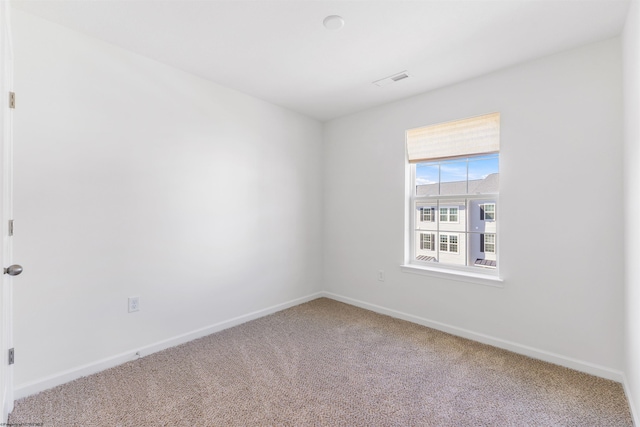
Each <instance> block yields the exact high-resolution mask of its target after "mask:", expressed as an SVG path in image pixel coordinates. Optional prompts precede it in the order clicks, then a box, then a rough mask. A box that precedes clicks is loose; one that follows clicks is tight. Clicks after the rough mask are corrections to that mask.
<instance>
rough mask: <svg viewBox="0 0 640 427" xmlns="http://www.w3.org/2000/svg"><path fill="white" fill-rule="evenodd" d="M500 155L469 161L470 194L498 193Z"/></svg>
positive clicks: (480, 157)
mask: <svg viewBox="0 0 640 427" xmlns="http://www.w3.org/2000/svg"><path fill="white" fill-rule="evenodd" d="M498 167H499V165H498V155H497V154H492V155H489V156H479V157H475V158H470V159H469V194H486V193H497V192H498V183H499V176H500V175H499V173H498V172H499V169H498Z"/></svg>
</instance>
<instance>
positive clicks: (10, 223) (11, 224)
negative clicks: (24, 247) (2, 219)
mask: <svg viewBox="0 0 640 427" xmlns="http://www.w3.org/2000/svg"><path fill="white" fill-rule="evenodd" d="M9 236H13V220H12V219H10V220H9Z"/></svg>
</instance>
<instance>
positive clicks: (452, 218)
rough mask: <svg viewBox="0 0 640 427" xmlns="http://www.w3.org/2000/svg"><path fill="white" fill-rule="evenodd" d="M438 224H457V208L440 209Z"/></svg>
mask: <svg viewBox="0 0 640 427" xmlns="http://www.w3.org/2000/svg"><path fill="white" fill-rule="evenodd" d="M440 222H458V208H440Z"/></svg>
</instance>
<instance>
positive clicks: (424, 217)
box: [420, 208, 435, 222]
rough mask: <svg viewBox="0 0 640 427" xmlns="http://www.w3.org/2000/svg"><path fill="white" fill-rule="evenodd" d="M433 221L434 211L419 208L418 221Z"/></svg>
mask: <svg viewBox="0 0 640 427" xmlns="http://www.w3.org/2000/svg"><path fill="white" fill-rule="evenodd" d="M434 220H435V215H434V209H433V208H421V210H420V221H422V222H433V221H434Z"/></svg>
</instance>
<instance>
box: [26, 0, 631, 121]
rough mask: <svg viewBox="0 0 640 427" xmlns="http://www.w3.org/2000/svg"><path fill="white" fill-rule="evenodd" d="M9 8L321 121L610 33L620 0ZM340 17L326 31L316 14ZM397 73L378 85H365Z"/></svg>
mask: <svg viewBox="0 0 640 427" xmlns="http://www.w3.org/2000/svg"><path fill="white" fill-rule="evenodd" d="M13 4H14V6H15V7H16V8H18V9H21V10H23V11H26V12H29V13H32V14H34V15H38V16H40V17H43V18H45V19H48V20H50V21H53V22H56V23H59V24H62V25H64V26H67V27H70V28H72V29H75V30H78V31H81V32H83V33H85V34H88V35H91V36H93V37H96V38H98V39H102V40H104V41H107V42H110V43H113V44H115V45H118V46H121V47H123V48H125V49H128V50H131V51H134V52H137V53H139V54H142V55H145V56H148V57H151V58H154V59H156V60H158V61H161V62H164V63H166V64H169V65H172V66H174V67H177V68H180V69H182V70H185V71H188V72H191V73H193V74H196V75H198V76H201V77H204V78H206V79H209V80H211V81H214V82H216V83H219V84H221V85H224V86H227V87H230V88H233V89H236V90H239V91H241V92H244V93H247V94H250V95H253V96H255V97H257V98H261V99H263V100H266V101H269V102H271V103H274V104H277V105H281V106H283V107H286V108H289V109H291V110H295V111H298V112H301V113H303V114H306V115H308V116H311V117H314V118H316V119H319V120H322V121H324V120H328V119H332V118H335V117H340V116H343V115H347V114H350V113H353V112H356V111H359V110H363V109H365V108H369V107H372V106H375V105H380V104H383V103H386V102H390V101H394V100H397V99H401V98H405V97H408V96H411V95H415V94H418V93H421V92H425V91H428V90H432V89H434V88H438V87H442V86H445V85H448V84H451V83H454V82H457V81H461V80H464V79H468V78H471V77H474V76H477V75H480V74H484V73H487V72H490V71H493V70H497V69H500V68H504V67H508V66H511V65H514V64H517V63H520V62H523V61H527V60H530V59H533V58H536V57H540V56H543V55H548V54H551V53H555V52H558V51H561V50H564V49H568V48H571V47H574V46H579V45H581V44H586V43H590V42H594V41H597V40H603V39H606V38H610V37H613V36H616V35H619V34H620V32H621V30H622V28H623V25H624V20H625V17H626V12H627V9H628V5H629V2H628V0H599V1H585V0H502V1H499V0H498V1H496V0H493V1H485V0H470V1H458V0H440V1H403V0H386V1H366V0H359V1H322V0H315V1H314V0H288V1H271V0H262V1H241V0H227V1H220V0H209V1H206V0H204V1H203V0H198V1H193V0H171V1H164V0H142V1H141V0H127V1H123V0H101V1H95V0H93V1H92V0H83V1H78V0H75V1H74V0H63V1H57V0H45V1H34V0H29V1H27V0H14V1H13ZM334 14H336V15H341V16H342V17H343V18H344V20H345V25H344V27H343V28H342V29H341V30H337V31H336V30H334V31H330V30H327V29H325V28H324V27H323V25H322V20H323V19H324V18H325V17H326V16H328V15H334ZM404 70H407V71H408V72H409V73H410V74H411V78H409V79H405V80H402V81H399V82H397V83H394V84H392V85H389V86H386V87H378V86H375V85H373V84H372V82H373V81H375V80H378V79H381V78H384V77H387V76H389V75H392V74H395V73H397V72H400V71H404Z"/></svg>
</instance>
